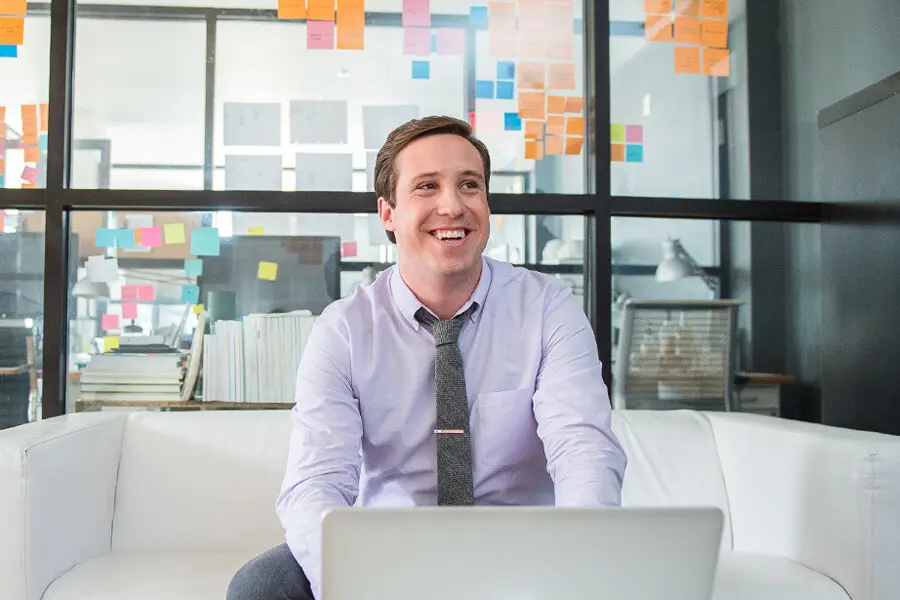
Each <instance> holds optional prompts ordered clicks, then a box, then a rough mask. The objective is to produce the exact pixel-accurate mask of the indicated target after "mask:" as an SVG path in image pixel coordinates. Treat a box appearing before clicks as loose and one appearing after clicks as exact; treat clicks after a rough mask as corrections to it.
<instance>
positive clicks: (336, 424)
mask: <svg viewBox="0 0 900 600" xmlns="http://www.w3.org/2000/svg"><path fill="white" fill-rule="evenodd" d="M490 172H491V167H490V155H489V154H488V151H487V148H486V147H485V146H484V144H483V143H482V142H480V141H479V140H477V139H476V138H475V137H474V136H473V134H472V130H471V128H470V127H469V125H468V124H466V123H465V122H463V121H459V120H457V119H452V118H449V117H429V118H425V119H420V120H414V121H410V122H409V123H406V124H405V125H402V126H401V127H399V128H397V129H396V130H394V131H393V132H392V133H391V135H390V136H388V138H387V141H386V142H385V144H384V146H383V147H382V148H381V150H380V152H379V153H378V158H377V161H376V164H375V191H376V193H377V194H378V214H379V217H380V218H381V222H382V225H383V226H384V228H385V230H386V231H387V234H388V238H389V239H390V240H391V241H392V242H394V243H396V244H397V254H398V260H397V265H396V266H395V267H392V268H390V269H388V270H387V271H385V272H384V273H382V274H381V276H379V277H378V278H377V279H376V280H375V282H374V283H372V284H371V285H368V286H360V287H358V288H357V290H356V292H355V293H354V294H353V295H352V296H351V297H349V298H345V299H342V300H339V301H338V302H335V303H334V304H332V305H331V306H329V307H328V309H326V310H325V311H324V312H323V314H322V315H321V316H320V317H319V318H318V319H317V321H316V325H315V328H314V330H313V333H312V335H311V338H310V340H309V342H308V345H307V346H306V349H305V350H304V353H303V358H302V361H301V364H300V369H299V373H298V376H297V392H296V405H295V406H294V409H293V412H292V416H293V421H294V430H293V434H292V437H291V441H290V454H289V458H288V464H287V472H286V474H285V477H284V483H283V486H282V490H281V494H280V496H279V498H278V502H277V506H276V507H277V512H278V516H279V518H280V519H281V522H282V524H283V525H284V528H285V532H286V535H285V539H286V543H285V544H282V545H281V546H278V547H276V548H273V549H272V550H269V551H268V552H266V553H264V554H262V555H260V556H258V557H256V558H255V559H253V560H252V561H250V562H249V563H248V564H247V565H245V566H244V567H243V568H242V569H241V570H240V571H239V572H238V573H237V574H236V575H235V577H234V579H233V580H232V582H231V586H230V587H229V590H228V598H229V600H270V599H276V598H277V599H286V600H310V599H312V598H319V597H320V594H319V588H320V574H321V543H322V540H321V525H322V518H323V515H324V513H325V512H326V511H327V510H329V509H332V508H337V507H346V506H351V505H354V504H356V505H359V506H427V505H453V506H471V505H554V504H555V505H557V506H617V505H619V504H620V502H621V488H622V480H623V477H624V473H625V465H626V457H625V455H624V452H623V450H622V447H621V445H620V444H619V441H618V440H617V439H616V437H615V435H614V434H613V433H612V431H611V429H610V402H609V396H608V393H607V388H606V385H605V384H604V382H603V379H602V376H601V365H600V361H599V359H598V356H597V347H596V343H595V341H594V334H593V331H592V330H591V328H590V325H589V323H588V321H587V318H586V317H585V315H584V313H583V311H582V308H581V305H580V302H579V301H578V300H577V299H576V298H575V297H574V296H573V295H572V293H571V291H570V289H569V287H568V286H566V285H564V284H562V283H561V282H559V281H558V280H557V279H555V278H552V277H549V276H546V275H542V274H539V273H535V272H532V271H529V270H526V269H522V268H518V267H513V266H512V265H510V264H508V263H503V262H498V261H494V260H490V259H487V258H484V257H483V256H482V253H483V252H484V249H485V247H486V245H487V241H488V236H489V235H490V209H489V207H488V183H489V177H490ZM376 546H377V545H376V544H373V551H377V548H376ZM348 576H349V577H352V576H353V575H352V574H348Z"/></svg>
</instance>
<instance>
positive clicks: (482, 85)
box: [475, 81, 494, 98]
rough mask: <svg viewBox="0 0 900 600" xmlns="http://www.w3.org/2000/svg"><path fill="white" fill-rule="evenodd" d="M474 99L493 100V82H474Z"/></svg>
mask: <svg viewBox="0 0 900 600" xmlns="http://www.w3.org/2000/svg"><path fill="white" fill-rule="evenodd" d="M475 97H476V98H493V97H494V82H493V81H476V82H475Z"/></svg>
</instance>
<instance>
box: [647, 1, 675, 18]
mask: <svg viewBox="0 0 900 600" xmlns="http://www.w3.org/2000/svg"><path fill="white" fill-rule="evenodd" d="M644 12H648V13H654V14H657V15H665V14H668V13H670V12H672V0H644Z"/></svg>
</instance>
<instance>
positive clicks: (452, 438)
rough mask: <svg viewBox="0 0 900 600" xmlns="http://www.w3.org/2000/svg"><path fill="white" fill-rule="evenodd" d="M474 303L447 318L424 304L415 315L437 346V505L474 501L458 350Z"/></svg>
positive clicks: (472, 502) (463, 503)
mask: <svg viewBox="0 0 900 600" xmlns="http://www.w3.org/2000/svg"><path fill="white" fill-rule="evenodd" d="M474 309H475V305H474V304H473V305H472V307H471V308H470V309H469V310H467V311H466V312H464V313H462V314H460V315H457V316H456V317H454V318H452V319H450V320H449V321H440V320H438V319H437V318H436V317H435V316H434V315H432V314H431V313H430V312H428V311H427V310H426V309H425V308H420V309H419V310H418V311H417V312H416V319H418V320H419V321H420V322H421V323H424V324H425V325H426V326H427V327H428V328H429V329H431V333H432V335H434V343H435V347H436V349H437V352H436V356H435V361H434V380H435V391H436V396H437V422H436V423H435V429H434V432H435V434H436V436H437V462H438V505H462V506H472V505H474V504H475V491H474V485H473V483H472V449H471V447H470V444H469V402H468V400H467V398H466V374H465V371H464V370H463V360H462V354H461V353H460V351H459V332H460V331H461V330H462V327H463V323H465V320H466V319H467V318H469V316H470V315H471V313H472V311H473V310H474Z"/></svg>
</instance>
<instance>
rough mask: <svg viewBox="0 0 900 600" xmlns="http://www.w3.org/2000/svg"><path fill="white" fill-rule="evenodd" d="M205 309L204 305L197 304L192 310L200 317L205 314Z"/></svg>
mask: <svg viewBox="0 0 900 600" xmlns="http://www.w3.org/2000/svg"><path fill="white" fill-rule="evenodd" d="M203 308H204V307H203V305H202V304H195V305H194V308H192V309H191V310H192V311H194V314H195V315H197V316H200V313H202V312H203Z"/></svg>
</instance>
